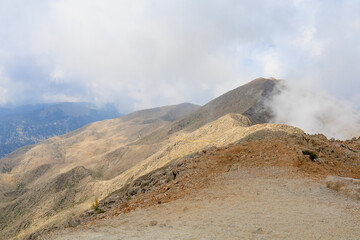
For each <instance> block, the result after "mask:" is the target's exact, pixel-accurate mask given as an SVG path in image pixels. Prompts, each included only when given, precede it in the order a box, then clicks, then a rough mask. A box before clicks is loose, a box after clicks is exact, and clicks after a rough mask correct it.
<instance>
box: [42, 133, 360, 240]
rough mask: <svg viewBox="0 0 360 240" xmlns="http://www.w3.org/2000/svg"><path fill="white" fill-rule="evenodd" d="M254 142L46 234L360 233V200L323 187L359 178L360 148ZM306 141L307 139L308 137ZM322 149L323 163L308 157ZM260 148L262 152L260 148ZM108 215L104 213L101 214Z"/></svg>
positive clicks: (59, 238)
mask: <svg viewBox="0 0 360 240" xmlns="http://www.w3.org/2000/svg"><path fill="white" fill-rule="evenodd" d="M298 140H299V139H297V138H294V139H292V138H284V139H281V138H276V139H266V140H262V141H261V142H259V141H250V142H246V143H242V144H239V145H236V146H231V147H229V148H225V149H220V150H219V149H217V150H214V151H212V152H207V153H204V154H203V155H202V156H199V157H196V158H194V159H191V160H189V162H188V163H186V164H184V165H183V167H184V166H186V168H185V170H184V171H183V172H180V174H179V176H178V177H177V178H176V179H175V180H173V181H172V182H170V183H166V184H162V185H160V186H158V187H155V188H153V189H151V190H150V191H148V192H145V193H142V194H138V195H137V196H135V197H134V198H133V199H131V200H129V201H128V202H126V203H125V204H122V206H119V207H116V208H114V209H112V210H111V211H108V212H106V213H105V214H103V215H101V217H98V219H96V220H95V221H93V222H90V223H86V224H82V225H81V226H78V227H76V228H67V229H64V230H61V231H56V232H52V233H50V234H48V235H47V236H43V237H44V238H45V239H52V240H70V239H71V240H72V239H86V240H92V239H110V240H112V239H114V240H115V239H116V240H120V239H337V240H338V239H349V240H350V239H354V240H355V239H359V236H360V227H359V226H360V201H358V200H354V199H351V198H349V197H346V196H344V195H342V194H340V193H338V192H335V191H333V190H330V189H328V188H326V184H325V183H324V178H325V177H326V176H327V175H344V176H352V177H357V176H358V175H359V168H358V167H356V166H355V162H356V161H357V160H356V159H357V158H358V157H357V155H356V156H355V155H354V156H353V155H351V154H350V153H349V154H348V159H351V158H353V159H354V160H353V161H349V162H347V161H343V159H342V158H341V157H338V155H339V156H343V154H337V152H340V151H349V150H348V149H347V148H345V147H341V146H340V147H337V145H336V144H335V143H328V142H327V143H324V142H322V140H321V139H318V138H313V139H310V140H307V141H306V142H305V143H302V142H300V143H299V141H298ZM307 142H309V144H308V143H307ZM311 147H313V148H312V149H311V150H317V148H319V149H321V151H318V154H319V155H320V156H321V158H322V159H321V162H313V161H311V160H310V159H309V158H308V157H307V156H303V155H302V153H301V150H302V149H307V148H311ZM259 150H261V151H259ZM99 218H103V219H99Z"/></svg>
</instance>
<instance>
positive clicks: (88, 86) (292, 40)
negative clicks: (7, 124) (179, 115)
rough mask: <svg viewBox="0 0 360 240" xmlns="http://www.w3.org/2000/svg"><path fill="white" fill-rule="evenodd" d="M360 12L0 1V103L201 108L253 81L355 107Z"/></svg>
mask: <svg viewBox="0 0 360 240" xmlns="http://www.w3.org/2000/svg"><path fill="white" fill-rule="evenodd" d="M359 12H360V3H359V2H358V1H357V0H347V1H335V0H329V1H310V0H293V1H282V0H281V1H280V0H265V1H264V0H261V1H260V0H253V1H236V0H226V1H222V0H207V1H205V0H204V1H190V0H189V1H188V0H175V1H167V0H155V1H147V0H139V1H117V0H103V1H88V0H78V1H70V0H57V1H55V0H50V1H32V2H31V3H30V2H29V3H28V2H27V1H21V0H14V1H1V2H0V39H1V45H0V64H1V65H2V66H4V69H5V71H6V72H7V76H8V79H9V81H8V82H7V84H6V85H3V86H2V87H3V88H6V89H8V92H7V96H8V97H7V98H6V100H5V101H13V102H18V103H21V102H29V101H50V100H51V99H56V96H58V99H62V98H63V96H68V97H69V98H70V99H81V100H85V101H95V102H97V103H104V102H115V103H117V104H118V105H119V107H120V108H122V109H123V112H124V111H132V110H134V109H139V108H144V107H153V106H158V105H165V104H173V103H178V102H184V101H187V102H195V103H200V104H202V103H205V102H206V101H208V100H210V99H211V98H213V97H215V96H218V95H220V94H222V93H224V92H226V91H229V90H231V89H232V88H235V87H238V86H240V85H242V84H244V83H246V82H248V81H250V80H252V79H254V78H256V77H259V76H265V77H270V76H273V77H276V78H282V79H287V80H288V81H293V82H301V84H302V85H303V86H316V87H317V88H323V89H326V90H327V91H329V92H330V94H332V95H334V96H337V97H340V98H343V99H347V100H348V101H352V99H354V96H355V95H357V94H358V93H357V92H358V89H359V87H360V83H359V81H358V76H360V69H359V68H358V67H357V64H358V63H359V62H360V47H359V45H358V42H360V15H359V14H358V13H359ZM30 63H31V64H30ZM24 69H26V71H25V70H24ZM18 96H21V97H18ZM49 96H53V97H52V98H49Z"/></svg>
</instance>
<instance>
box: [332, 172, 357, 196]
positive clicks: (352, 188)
mask: <svg viewBox="0 0 360 240" xmlns="http://www.w3.org/2000/svg"><path fill="white" fill-rule="evenodd" d="M326 186H327V187H328V188H330V189H333V190H335V191H337V192H340V193H343V194H345V195H347V196H349V197H351V198H354V199H358V200H360V179H355V178H349V177H338V176H328V177H327V178H326Z"/></svg>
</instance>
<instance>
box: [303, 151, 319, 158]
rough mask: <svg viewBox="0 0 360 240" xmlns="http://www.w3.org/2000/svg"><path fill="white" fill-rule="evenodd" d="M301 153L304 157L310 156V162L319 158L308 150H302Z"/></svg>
mask: <svg viewBox="0 0 360 240" xmlns="http://www.w3.org/2000/svg"><path fill="white" fill-rule="evenodd" d="M302 153H303V154H304V155H309V156H310V159H311V160H312V161H314V160H315V159H317V158H319V157H318V155H317V154H316V153H315V152H313V151H310V150H304V151H302Z"/></svg>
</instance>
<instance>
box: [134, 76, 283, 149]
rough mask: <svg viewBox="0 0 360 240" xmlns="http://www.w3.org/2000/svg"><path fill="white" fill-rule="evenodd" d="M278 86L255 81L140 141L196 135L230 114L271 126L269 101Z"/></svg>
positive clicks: (266, 80) (259, 79)
mask: <svg viewBox="0 0 360 240" xmlns="http://www.w3.org/2000/svg"><path fill="white" fill-rule="evenodd" d="M278 82H279V81H278V80H275V79H265V78H258V79H255V80H253V81H251V82H249V83H247V84H245V85H243V86H240V87H238V88H236V89H234V90H231V91H229V92H227V93H225V94H223V95H221V96H219V97H217V98H215V99H214V100H212V101H210V102H209V103H207V104H205V105H204V106H202V107H201V108H199V109H198V110H197V111H194V112H193V113H191V114H189V115H187V116H185V117H184V118H182V119H179V120H177V121H175V122H174V123H172V124H171V125H167V126H164V127H162V128H159V129H158V130H157V131H155V132H152V133H151V134H150V135H148V136H144V137H143V138H141V139H139V143H150V142H161V141H163V140H164V139H166V138H167V137H168V136H169V135H171V134H173V133H176V132H178V131H181V130H185V131H194V130H196V129H198V128H199V127H201V126H203V125H205V124H206V123H209V122H212V121H214V120H216V119H218V118H220V117H222V116H224V115H226V114H229V113H238V114H242V115H244V116H246V117H248V118H249V120H250V122H251V124H259V123H267V122H269V120H270V119H271V110H270V109H269V106H267V105H266V101H267V100H269V98H271V96H272V95H273V94H277V89H276V84H277V83H278Z"/></svg>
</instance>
